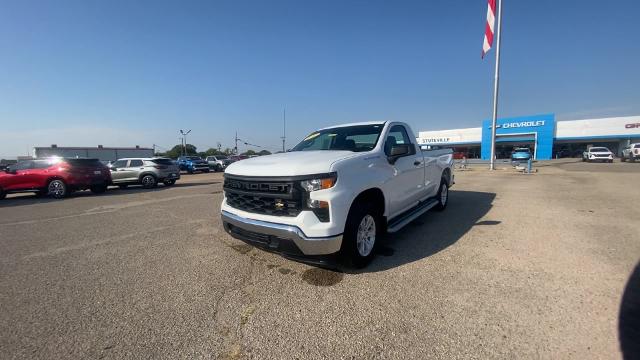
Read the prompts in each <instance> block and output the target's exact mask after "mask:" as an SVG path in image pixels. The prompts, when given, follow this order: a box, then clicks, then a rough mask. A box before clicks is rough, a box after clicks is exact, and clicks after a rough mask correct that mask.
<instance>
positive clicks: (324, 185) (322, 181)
mask: <svg viewBox="0 0 640 360" xmlns="http://www.w3.org/2000/svg"><path fill="white" fill-rule="evenodd" d="M336 180H337V178H336V177H335V176H329V177H325V178H318V179H310V180H303V181H301V182H300V186H302V188H303V189H305V190H306V191H307V192H312V191H317V190H325V189H329V188H332V187H333V185H335V184H336Z"/></svg>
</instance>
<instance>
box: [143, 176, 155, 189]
mask: <svg viewBox="0 0 640 360" xmlns="http://www.w3.org/2000/svg"><path fill="white" fill-rule="evenodd" d="M140 184H142V187H143V188H145V189H151V188H154V187H156V186H157V185H158V180H156V177H155V176H153V175H151V174H147V175H144V176H142V178H140Z"/></svg>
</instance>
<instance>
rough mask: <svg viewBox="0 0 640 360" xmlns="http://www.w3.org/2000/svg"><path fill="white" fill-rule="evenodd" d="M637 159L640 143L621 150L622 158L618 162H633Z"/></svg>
mask: <svg viewBox="0 0 640 360" xmlns="http://www.w3.org/2000/svg"><path fill="white" fill-rule="evenodd" d="M637 159H640V143H635V144H629V146H626V147H625V148H624V149H622V157H621V158H620V160H622V161H627V160H629V161H631V162H634V161H636V160H637Z"/></svg>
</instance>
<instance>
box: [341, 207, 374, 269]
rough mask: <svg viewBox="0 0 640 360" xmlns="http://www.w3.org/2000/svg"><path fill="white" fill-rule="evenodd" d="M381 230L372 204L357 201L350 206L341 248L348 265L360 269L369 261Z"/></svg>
mask: <svg viewBox="0 0 640 360" xmlns="http://www.w3.org/2000/svg"><path fill="white" fill-rule="evenodd" d="M381 230H382V224H381V222H380V215H379V211H378V210H377V209H376V208H375V207H374V206H373V204H371V203H368V202H365V203H359V204H358V203H357V204H354V205H353V206H352V207H351V211H349V215H348V217H347V223H346V225H345V229H344V235H343V239H342V249H341V255H342V256H343V258H344V260H345V262H346V263H347V265H348V266H351V267H355V268H358V269H360V268H363V267H365V266H367V265H368V264H369V263H370V262H371V260H372V259H373V257H374V255H375V249H376V245H377V244H378V243H379V242H380V239H381V234H382V232H381Z"/></svg>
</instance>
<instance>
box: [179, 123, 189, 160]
mask: <svg viewBox="0 0 640 360" xmlns="http://www.w3.org/2000/svg"><path fill="white" fill-rule="evenodd" d="M190 132H191V130H187V131H186V132H185V131H184V130H182V129H180V134H182V139H183V140H182V150H183V154H182V155H184V156H186V155H189V154H187V135H188V134H189V133H190Z"/></svg>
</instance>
